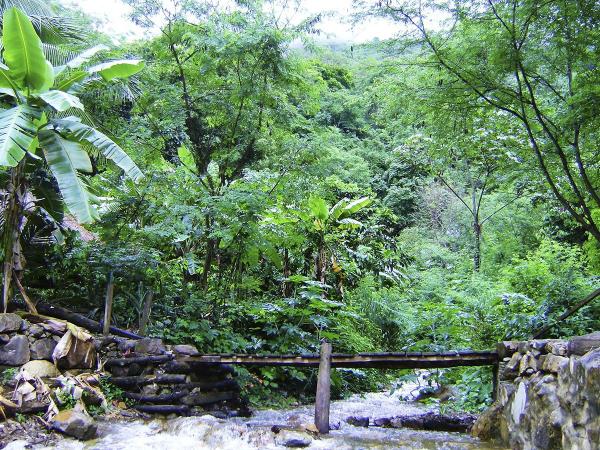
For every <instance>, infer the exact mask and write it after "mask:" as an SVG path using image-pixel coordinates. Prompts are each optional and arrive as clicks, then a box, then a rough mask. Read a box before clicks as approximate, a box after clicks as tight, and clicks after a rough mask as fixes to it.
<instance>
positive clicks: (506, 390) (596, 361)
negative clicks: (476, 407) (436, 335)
mask: <svg viewBox="0 0 600 450" xmlns="http://www.w3.org/2000/svg"><path fill="white" fill-rule="evenodd" d="M498 353H499V356H500V361H501V363H500V365H499V368H498V374H497V390H496V401H495V402H494V404H493V405H492V406H491V407H490V408H489V409H488V410H487V411H486V412H485V413H484V414H482V416H481V417H480V418H479V420H478V421H477V422H476V424H475V425H474V427H473V434H474V435H475V436H477V437H479V438H481V439H486V440H487V439H497V440H500V441H502V442H503V443H504V444H506V445H509V446H510V447H511V448H513V449H524V450H529V449H532V450H533V449H536V450H541V449H561V448H563V449H580V450H588V449H589V450H593V449H600V333H593V334H591V335H586V336H581V337H576V338H572V339H569V340H557V339H545V340H533V341H529V342H503V343H501V344H499V346H498Z"/></svg>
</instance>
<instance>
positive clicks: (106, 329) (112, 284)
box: [102, 272, 115, 336]
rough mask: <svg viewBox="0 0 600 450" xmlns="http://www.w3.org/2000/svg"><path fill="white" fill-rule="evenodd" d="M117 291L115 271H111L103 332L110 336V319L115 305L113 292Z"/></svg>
mask: <svg viewBox="0 0 600 450" xmlns="http://www.w3.org/2000/svg"><path fill="white" fill-rule="evenodd" d="M114 291H115V281H114V277H113V273H112V272H110V274H109V275H108V285H107V286H106V297H105V299H104V322H103V327H102V334H103V335H104V336H108V334H109V333H110V321H111V317H112V305H113V294H114Z"/></svg>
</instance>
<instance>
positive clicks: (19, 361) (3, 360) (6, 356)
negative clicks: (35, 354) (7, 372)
mask: <svg viewBox="0 0 600 450" xmlns="http://www.w3.org/2000/svg"><path fill="white" fill-rule="evenodd" d="M29 359H30V353H29V341H28V340H27V337H25V336H22V335H20V334H17V335H15V336H13V337H12V338H11V339H10V340H9V341H8V344H6V345H4V346H3V347H0V364H4V365H7V366H22V365H23V364H25V363H26V362H27V361H29Z"/></svg>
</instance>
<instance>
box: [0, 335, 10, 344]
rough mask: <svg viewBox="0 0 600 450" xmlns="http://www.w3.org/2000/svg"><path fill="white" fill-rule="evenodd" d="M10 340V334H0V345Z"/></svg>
mask: <svg viewBox="0 0 600 450" xmlns="http://www.w3.org/2000/svg"><path fill="white" fill-rule="evenodd" d="M8 341H10V336H9V335H8V334H0V345H6V344H8Z"/></svg>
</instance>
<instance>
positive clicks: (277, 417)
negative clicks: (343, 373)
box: [11, 392, 503, 450]
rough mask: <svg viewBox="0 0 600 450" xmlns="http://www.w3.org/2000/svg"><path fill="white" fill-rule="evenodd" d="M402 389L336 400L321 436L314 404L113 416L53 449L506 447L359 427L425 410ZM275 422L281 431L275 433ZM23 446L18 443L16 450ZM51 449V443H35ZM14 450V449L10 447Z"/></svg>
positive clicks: (439, 434)
mask: <svg viewBox="0 0 600 450" xmlns="http://www.w3.org/2000/svg"><path fill="white" fill-rule="evenodd" d="M400 395H401V392H396V393H394V394H389V393H371V394H365V395H362V396H360V395H356V396H353V397H351V398H350V399H347V400H341V401H335V402H332V404H331V416H330V417H331V423H332V424H333V425H336V424H337V423H338V422H339V424H340V428H339V429H338V430H333V431H331V433H330V434H329V435H327V436H322V437H318V436H315V435H314V434H311V433H308V432H304V431H294V430H303V429H304V428H305V427H306V426H307V425H309V424H311V423H312V420H313V407H312V406H304V407H299V408H294V409H286V410H262V411H257V412H256V413H255V414H254V415H253V416H252V417H250V418H245V419H244V418H234V419H228V420H221V419H217V418H214V417H212V416H202V417H180V418H176V419H168V420H152V421H148V422H144V421H130V422H127V421H109V420H101V421H100V422H99V423H98V434H99V437H98V438H97V439H95V440H93V441H89V442H85V443H82V442H78V441H75V440H71V439H64V440H62V441H60V442H59V443H58V444H56V446H54V447H52V448H59V449H64V450H84V449H85V450H138V449H139V450H142V449H156V450H186V449H198V450H203V449H207V450H208V449H210V450H219V449H221V450H254V449H261V450H262V449H265V450H269V449H283V448H286V447H285V444H286V443H288V445H289V441H290V440H293V439H297V440H300V441H302V440H304V441H305V442H304V443H305V444H306V443H308V442H310V444H309V446H308V448H309V449H335V450H359V449H440V450H441V449H444V450H459V449H460V450H463V449H468V450H471V449H480V450H482V449H485V450H491V449H501V448H503V447H498V446H495V445H493V444H490V443H485V442H481V441H478V440H477V439H474V438H471V437H470V436H469V435H466V434H461V433H445V432H431V431H417V430H411V429H393V428H378V427H369V428H361V427H354V426H352V425H349V424H347V423H346V422H345V419H346V418H347V417H349V416H361V417H367V416H368V417H369V418H370V419H371V423H372V421H373V419H376V418H381V417H394V416H399V415H404V414H413V413H422V412H424V411H427V410H428V408H427V407H426V406H424V405H421V404H418V403H414V402H406V401H402V400H401V398H400ZM273 425H277V426H279V427H280V428H281V429H282V430H281V431H280V432H279V433H274V432H273V431H272V430H271V428H272V427H273ZM18 448H24V447H18V446H14V450H16V449H18ZM34 448H37V449H40V448H50V447H39V446H38V447H34ZM11 450H13V448H11Z"/></svg>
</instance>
